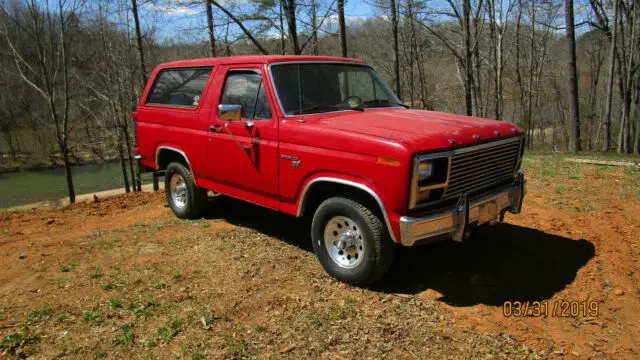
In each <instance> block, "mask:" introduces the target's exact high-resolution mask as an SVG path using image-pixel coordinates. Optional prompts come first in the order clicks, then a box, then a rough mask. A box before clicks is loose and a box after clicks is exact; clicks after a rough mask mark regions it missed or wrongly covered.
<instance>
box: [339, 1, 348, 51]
mask: <svg viewBox="0 0 640 360" xmlns="http://www.w3.org/2000/svg"><path fill="white" fill-rule="evenodd" d="M338 26H339V27H340V49H341V51H342V57H347V30H346V28H345V23H344V0H338Z"/></svg>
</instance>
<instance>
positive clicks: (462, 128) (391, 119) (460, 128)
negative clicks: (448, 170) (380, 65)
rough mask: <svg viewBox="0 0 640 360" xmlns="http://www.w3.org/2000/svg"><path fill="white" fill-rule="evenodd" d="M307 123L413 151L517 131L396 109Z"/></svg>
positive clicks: (474, 119) (460, 117) (464, 143)
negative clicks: (369, 136)
mask: <svg viewBox="0 0 640 360" xmlns="http://www.w3.org/2000/svg"><path fill="white" fill-rule="evenodd" d="M310 124H313V125H315V126H320V127H328V128H331V129H336V130H342V131H348V132H355V133H361V134H366V135H372V136H377V137H382V138H386V139H389V140H394V141H398V142H401V143H404V144H406V145H408V146H410V147H411V148H413V150H414V151H416V152H420V151H431V150H441V149H450V148H454V147H461V146H469V145H473V144H477V143H482V142H487V141H491V140H498V139H501V138H505V137H510V136H514V135H519V134H520V132H521V129H520V128H519V127H518V126H516V125H514V124H511V123H508V122H504V121H498V120H489V119H483V118H477V117H471V116H464V115H454V114H447V113H441V112H434V111H423V110H409V109H397V108H393V109H369V110H366V111H364V112H357V111H353V112H341V113H334V114H331V116H323V117H321V118H318V119H317V120H315V121H313V122H310ZM452 142H453V143H452Z"/></svg>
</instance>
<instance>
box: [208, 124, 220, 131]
mask: <svg viewBox="0 0 640 360" xmlns="http://www.w3.org/2000/svg"><path fill="white" fill-rule="evenodd" d="M209 131H211V132H221V131H222V126H220V125H212V126H209Z"/></svg>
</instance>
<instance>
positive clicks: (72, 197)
mask: <svg viewBox="0 0 640 360" xmlns="http://www.w3.org/2000/svg"><path fill="white" fill-rule="evenodd" d="M62 161H63V162H64V175H65V178H66V180H67V191H68V192H69V202H70V203H71V204H73V203H75V202H76V190H75V188H74V186H73V175H71V162H70V160H69V148H68V147H66V146H65V147H64V149H62Z"/></svg>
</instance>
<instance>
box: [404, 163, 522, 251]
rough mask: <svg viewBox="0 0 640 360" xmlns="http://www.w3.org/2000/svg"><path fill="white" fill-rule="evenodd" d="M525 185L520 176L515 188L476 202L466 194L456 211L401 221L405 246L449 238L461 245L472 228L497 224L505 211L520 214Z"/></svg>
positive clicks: (451, 210) (498, 192) (481, 198)
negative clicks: (469, 228)
mask: <svg viewBox="0 0 640 360" xmlns="http://www.w3.org/2000/svg"><path fill="white" fill-rule="evenodd" d="M525 183H526V180H525V178H524V175H522V174H521V173H520V174H518V175H517V176H516V181H515V182H514V184H512V185H510V186H508V187H504V188H501V189H499V190H496V191H495V192H492V193H489V194H485V195H484V196H482V195H481V196H479V197H478V198H474V199H469V198H468V197H467V196H466V195H464V194H463V195H462V196H460V199H459V200H458V204H457V205H456V206H454V207H453V208H450V209H446V210H444V211H439V212H436V213H434V214H429V215H427V216H425V217H408V216H403V217H401V218H400V236H401V242H402V245H405V246H412V245H414V244H415V243H416V242H417V241H419V240H424V239H428V238H433V237H436V236H441V235H449V236H451V238H452V239H453V240H456V241H462V240H463V239H464V238H465V235H466V233H467V228H468V226H469V225H472V224H473V225H482V224H485V223H487V222H490V221H494V220H497V219H499V218H500V217H501V215H502V214H504V212H505V211H510V212H512V213H514V214H518V213H520V210H521V208H522V200H523V199H524V195H525Z"/></svg>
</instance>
